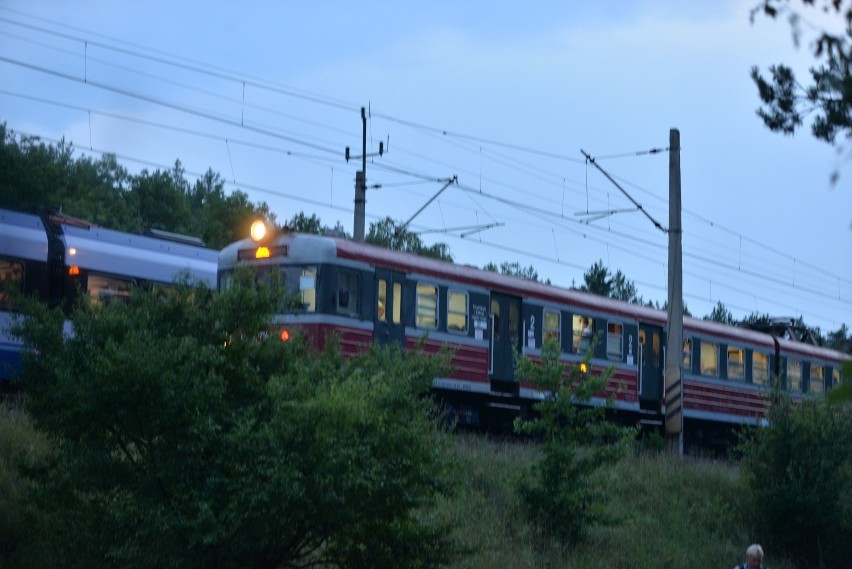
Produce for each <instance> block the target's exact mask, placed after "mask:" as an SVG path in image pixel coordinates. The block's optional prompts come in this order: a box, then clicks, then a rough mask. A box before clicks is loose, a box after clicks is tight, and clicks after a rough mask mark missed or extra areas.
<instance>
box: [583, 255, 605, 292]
mask: <svg viewBox="0 0 852 569" xmlns="http://www.w3.org/2000/svg"><path fill="white" fill-rule="evenodd" d="M580 290H584V291H586V292H590V293H592V294H596V295H598V296H609V295H610V293H612V278H611V277H610V276H609V269H608V268H606V267H605V266H604V264H603V261H602V260H601V261H597V262H596V263H595V264H594V265H592V266H591V267H589V270H587V271H586V272H585V273H583V286H581V287H580Z"/></svg>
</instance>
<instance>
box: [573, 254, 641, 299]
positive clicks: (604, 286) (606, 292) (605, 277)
mask: <svg viewBox="0 0 852 569" xmlns="http://www.w3.org/2000/svg"><path fill="white" fill-rule="evenodd" d="M583 283H584V284H583V286H581V287H580V290H584V291H586V292H590V293H592V294H596V295H598V296H607V297H609V298H615V299H617V300H623V301H625V302H630V303H632V304H645V300H644V299H643V298H642V297H641V296H640V295H639V291H638V289H637V288H636V285H635V284H634V283H633V281H631V280H628V279H627V276H626V275H625V274H624V273H622V272H621V270H620V269H619V270H617V271H616V272H615V276H610V273H609V269H608V268H607V267H605V266H604V264H603V260H600V261H597V262H595V263H594V264H593V265H592V266H591V267H589V269H588V270H587V271H586V272H585V273H583Z"/></svg>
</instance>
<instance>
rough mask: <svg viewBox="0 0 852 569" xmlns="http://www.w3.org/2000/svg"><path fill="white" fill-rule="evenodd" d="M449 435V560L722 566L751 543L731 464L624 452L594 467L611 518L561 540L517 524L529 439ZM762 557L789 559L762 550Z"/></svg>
mask: <svg viewBox="0 0 852 569" xmlns="http://www.w3.org/2000/svg"><path fill="white" fill-rule="evenodd" d="M454 440H455V449H456V452H457V460H458V465H459V466H458V477H459V482H460V490H459V491H458V493H457V494H456V496H454V497H453V499H452V500H450V501H447V502H445V503H443V504H441V506H440V514H439V515H440V516H441V518H442V519H444V520H445V521H447V522H449V523H450V525H451V527H453V528H454V530H453V531H454V537H455V539H456V540H457V542H458V543H459V545H460V546H461V547H462V549H463V550H464V551H465V552H466V555H465V556H464V557H463V558H461V559H460V560H459V561H458V562H457V563H455V564H454V565H453V567H454V568H459V569H461V568H464V569H480V568H482V569H485V568H491V567H501V569H515V568H530V567H537V568H538V567H560V568H566V569H586V568H588V569H592V568H594V569H599V568H600V567H610V568H616V569H645V568H647V569H658V568H666V569H679V568H683V569H687V568H688V569H693V568H695V567H720V568H727V567H733V566H734V565H736V564H738V563H742V562H743V560H744V559H743V558H744V552H745V549H746V547H747V546H748V545H749V544H750V543H751V542H752V541H751V539H750V536H749V535H748V532H747V530H746V529H745V527H744V525H743V523H742V521H741V520H742V519H743V517H744V516H743V512H742V511H741V509H740V508H739V503H738V496H739V495H740V489H739V481H738V472H737V467H736V465H733V464H731V463H728V462H725V461H709V460H701V459H694V458H685V459H682V458H679V457H674V456H669V455H667V454H652V453H639V454H636V455H634V456H631V457H629V458H627V459H625V460H623V461H622V462H621V463H619V464H618V465H617V466H616V467H614V468H612V469H611V470H610V471H608V472H606V473H603V474H602V478H601V482H602V483H603V484H604V485H605V487H606V488H607V493H608V495H609V496H610V498H611V500H610V502H609V504H607V506H606V511H607V513H608V517H609V518H610V519H611V523H610V524H609V525H607V526H606V527H598V528H594V529H592V530H591V531H590V532H589V535H588V538H587V540H586V541H585V542H584V543H581V544H577V545H573V546H565V545H563V544H560V543H557V542H554V541H551V540H548V539H546V538H543V537H541V536H539V535H538V534H537V533H536V532H535V529H534V528H532V527H530V526H529V525H528V524H527V523H526V521H525V518H524V512H523V509H522V506H521V503H520V501H519V500H518V498H517V496H516V494H515V492H514V482H515V481H516V480H517V479H518V477H519V476H522V475H523V474H524V472H525V470H526V467H527V466H528V465H529V464H531V463H532V462H533V461H535V460H537V458H538V451H537V448H536V447H535V445H533V444H529V443H522V442H517V441H514V440H502V439H494V438H488V437H484V436H479V435H469V434H467V435H459V436H457V437H456V438H455V439H454ZM766 563H767V564H768V565H769V566H771V567H775V568H776V569H791V567H792V566H791V565H789V564H785V563H784V562H782V561H781V560H779V559H774V558H773V557H772V555H771V552H767V558H766Z"/></svg>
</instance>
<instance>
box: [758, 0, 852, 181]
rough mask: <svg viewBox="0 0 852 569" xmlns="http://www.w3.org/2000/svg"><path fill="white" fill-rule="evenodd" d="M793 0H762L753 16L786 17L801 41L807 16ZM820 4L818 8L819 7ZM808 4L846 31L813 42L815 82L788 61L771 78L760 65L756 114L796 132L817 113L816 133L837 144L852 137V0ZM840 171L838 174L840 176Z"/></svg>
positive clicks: (824, 34)
mask: <svg viewBox="0 0 852 569" xmlns="http://www.w3.org/2000/svg"><path fill="white" fill-rule="evenodd" d="M791 4H793V3H792V2H791V1H790V0H763V1H762V2H761V4H760V5H759V6H758V7H757V8H755V9H754V10H752V20H753V19H754V17H755V15H756V14H757V13H758V12H763V14H764V15H766V16H767V17H770V18H773V19H776V18H778V17H779V16H786V17H787V19H788V21H789V22H790V26H791V28H792V31H793V41H794V42H795V44H796V45H797V46H798V44H799V42H800V40H801V36H802V30H803V28H804V29H810V28H811V27H810V26H803V25H802V24H803V23H804V22H806V21H807V17H803V16H802V15H801V13H800V12H799V11H797V10H795V9H794V8H793V7H792V6H791ZM817 5H819V7H817ZM802 6H803V7H807V9H809V10H810V9H818V10H821V11H822V12H823V13H825V14H832V15H835V16H836V17H837V18H838V21H839V23H841V25H842V29H843V32H842V33H831V32H828V31H824V30H823V31H819V32H818V33H817V36H816V39H815V40H814V41H813V42H811V44H810V45H811V49H812V51H813V56H814V58H815V59H816V60H817V62H818V64H817V65H814V66H813V67H811V69H810V73H811V78H812V80H813V82H812V83H811V84H810V85H802V84H801V83H800V82H799V81H798V80H797V78H796V75H795V73H794V72H793V70H792V69H791V68H790V67H789V66H787V65H783V64H779V65H773V66H771V67H770V68H769V72H770V74H771V79H769V80H767V79H766V78H764V77H763V75H762V74H761V73H760V70H759V69H758V68H757V67H753V68H752V70H751V77H752V79H753V80H754V82H755V84H756V85H757V89H758V94H759V95H760V99H761V101H762V102H763V107H762V108H760V109H758V111H757V114H758V115H759V116H760V118H761V119H763V122H764V124H765V125H766V126H767V127H768V128H769V129H770V130H773V131H776V132H782V133H784V134H788V135H791V134H793V133H795V132H796V130H797V129H798V128H799V127H800V126H801V125H802V123H803V119H804V117H806V116H807V115H809V114H811V113H814V115H815V116H814V119H813V122H812V124H811V131H812V133H813V136H814V137H815V138H817V139H818V140H823V141H825V142H828V143H830V144H834V143H835V141H836V140H837V137H838V135H840V136H841V138H843V139H846V140H848V139H849V138H850V136H852V74H850V69H852V26H850V25H849V24H850V22H852V2H849V1H848V0H822V1H821V2H818V1H815V0H802ZM837 176H838V174H837V172H835V173H834V175H833V179H834V180H835V181H836V180H837Z"/></svg>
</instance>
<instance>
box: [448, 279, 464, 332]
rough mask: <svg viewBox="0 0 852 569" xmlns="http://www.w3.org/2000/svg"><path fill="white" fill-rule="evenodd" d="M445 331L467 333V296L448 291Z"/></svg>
mask: <svg viewBox="0 0 852 569" xmlns="http://www.w3.org/2000/svg"><path fill="white" fill-rule="evenodd" d="M447 330H449V331H450V332H465V333H466V332H467V294H466V293H463V292H456V291H452V290H451V291H450V292H449V293H448V294H447Z"/></svg>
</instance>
